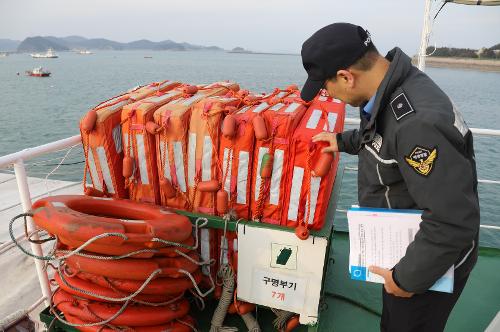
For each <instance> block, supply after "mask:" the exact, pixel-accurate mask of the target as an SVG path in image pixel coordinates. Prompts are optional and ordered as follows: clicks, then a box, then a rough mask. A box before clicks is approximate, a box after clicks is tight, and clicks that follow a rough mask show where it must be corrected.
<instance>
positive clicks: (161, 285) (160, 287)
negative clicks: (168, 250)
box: [77, 271, 202, 295]
mask: <svg viewBox="0 0 500 332" xmlns="http://www.w3.org/2000/svg"><path fill="white" fill-rule="evenodd" d="M77 276H78V277H79V278H80V279H84V280H88V281H90V282H92V283H94V284H97V285H100V286H103V287H110V286H112V287H113V288H115V289H117V290H119V291H123V292H127V293H130V294H131V293H134V292H136V291H137V290H138V289H139V288H140V287H141V286H142V284H143V281H138V280H129V279H116V278H105V277H103V276H100V275H96V274H92V273H87V272H79V273H78V274H77ZM193 278H194V281H195V282H196V284H198V283H199V282H200V281H201V278H202V273H201V271H196V272H195V273H194V274H193ZM192 287H193V282H192V281H191V279H189V278H187V277H186V278H156V279H153V280H151V281H150V282H149V283H148V285H147V286H146V287H145V288H144V289H143V290H142V292H141V294H151V295H171V294H178V293H181V292H184V291H186V290H188V289H190V288H192Z"/></svg>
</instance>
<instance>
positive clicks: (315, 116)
mask: <svg viewBox="0 0 500 332" xmlns="http://www.w3.org/2000/svg"><path fill="white" fill-rule="evenodd" d="M321 113H322V112H321V110H314V111H313V112H312V114H311V116H310V117H309V120H307V124H306V128H308V129H316V127H318V123H319V119H321Z"/></svg>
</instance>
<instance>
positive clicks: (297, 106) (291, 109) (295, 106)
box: [285, 103, 300, 113]
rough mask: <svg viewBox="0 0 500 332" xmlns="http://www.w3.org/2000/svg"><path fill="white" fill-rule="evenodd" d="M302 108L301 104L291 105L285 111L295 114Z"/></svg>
mask: <svg viewBox="0 0 500 332" xmlns="http://www.w3.org/2000/svg"><path fill="white" fill-rule="evenodd" d="M299 107H300V104H299V103H291V104H290V105H288V107H287V108H286V110H285V113H293V112H295V111H296V110H297V108H299Z"/></svg>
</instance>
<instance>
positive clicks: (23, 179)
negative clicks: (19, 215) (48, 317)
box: [14, 159, 52, 306]
mask: <svg viewBox="0 0 500 332" xmlns="http://www.w3.org/2000/svg"><path fill="white" fill-rule="evenodd" d="M14 173H15V175H16V181H17V188H18V190H19V196H20V199H21V205H22V207H23V211H24V212H28V211H30V210H31V195H30V189H29V187H28V178H27V176H26V169H25V168H24V162H23V160H22V159H18V160H17V161H16V162H14ZM33 230H35V224H34V222H33V219H31V218H28V232H31V231H33ZM33 238H34V239H35V240H38V234H34V235H33ZM30 246H31V251H32V252H33V253H34V254H35V255H37V256H42V255H43V250H42V246H41V245H40V244H36V243H32V242H30ZM35 267H36V272H37V274H38V281H39V282H40V287H41V288H42V295H43V297H44V298H45V305H46V306H48V305H49V304H50V303H49V301H50V298H51V293H52V292H51V290H50V284H49V277H48V275H47V271H45V269H44V267H43V262H42V261H40V260H38V259H35Z"/></svg>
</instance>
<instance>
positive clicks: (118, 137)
mask: <svg viewBox="0 0 500 332" xmlns="http://www.w3.org/2000/svg"><path fill="white" fill-rule="evenodd" d="M112 135H113V141H114V142H115V148H116V153H121V152H122V126H121V125H117V126H115V127H114V128H113V133H112Z"/></svg>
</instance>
